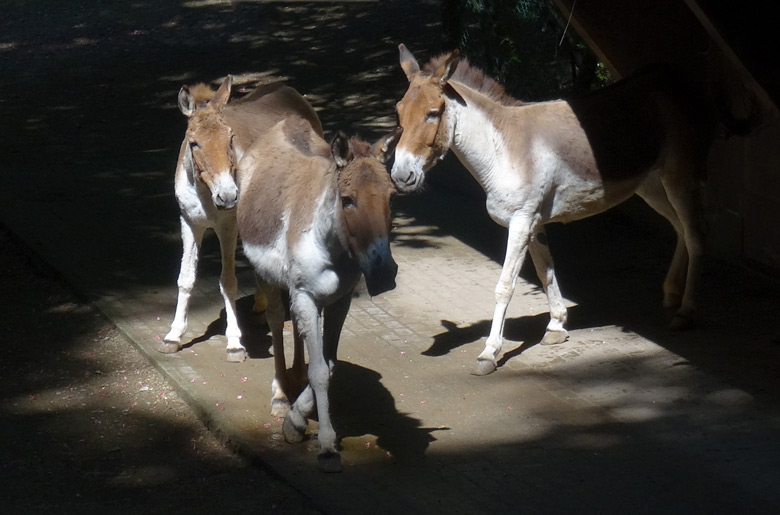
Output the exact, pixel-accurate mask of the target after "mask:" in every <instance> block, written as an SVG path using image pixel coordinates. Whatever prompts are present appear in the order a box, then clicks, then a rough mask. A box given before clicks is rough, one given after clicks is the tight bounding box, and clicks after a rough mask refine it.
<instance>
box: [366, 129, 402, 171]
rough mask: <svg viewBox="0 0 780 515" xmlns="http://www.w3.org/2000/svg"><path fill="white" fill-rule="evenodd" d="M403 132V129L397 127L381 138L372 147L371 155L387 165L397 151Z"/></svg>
mask: <svg viewBox="0 0 780 515" xmlns="http://www.w3.org/2000/svg"><path fill="white" fill-rule="evenodd" d="M403 132H404V129H403V127H397V128H396V129H395V130H393V132H391V133H390V134H387V135H386V136H384V137H382V138H380V139H379V140H378V141H377V142H376V143H374V144H373V145H371V153H372V154H373V155H374V157H376V158H377V159H378V160H379V162H380V163H382V164H387V162H388V161H390V158H391V157H392V156H393V152H394V151H395V146H396V145H397V144H398V140H400V139H401V134H403Z"/></svg>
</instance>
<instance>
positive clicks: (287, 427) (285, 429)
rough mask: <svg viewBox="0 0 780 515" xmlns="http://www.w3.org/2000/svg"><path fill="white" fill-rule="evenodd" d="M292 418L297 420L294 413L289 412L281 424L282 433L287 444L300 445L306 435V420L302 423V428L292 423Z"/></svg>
mask: <svg viewBox="0 0 780 515" xmlns="http://www.w3.org/2000/svg"><path fill="white" fill-rule="evenodd" d="M294 418H297V417H296V416H295V413H293V412H290V413H288V414H287V417H286V418H285V419H284V423H283V424H282V433H283V434H284V440H285V441H286V442H287V443H300V442H302V441H303V437H304V436H305V435H306V420H304V421H303V425H302V426H298V425H296V424H295V422H293V419H294Z"/></svg>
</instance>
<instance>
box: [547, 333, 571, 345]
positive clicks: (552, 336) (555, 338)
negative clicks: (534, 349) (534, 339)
mask: <svg viewBox="0 0 780 515" xmlns="http://www.w3.org/2000/svg"><path fill="white" fill-rule="evenodd" d="M568 339H569V332H568V331H547V332H546V333H544V338H542V341H541V344H542V345H557V344H559V343H563V342H565V341H566V340H568Z"/></svg>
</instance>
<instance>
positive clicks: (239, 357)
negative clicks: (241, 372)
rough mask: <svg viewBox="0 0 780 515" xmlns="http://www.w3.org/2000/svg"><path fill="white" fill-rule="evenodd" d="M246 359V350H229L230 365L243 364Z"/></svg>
mask: <svg viewBox="0 0 780 515" xmlns="http://www.w3.org/2000/svg"><path fill="white" fill-rule="evenodd" d="M245 359H246V349H228V350H227V360H228V361H229V362H230V363H241V362H242V361H244V360H245Z"/></svg>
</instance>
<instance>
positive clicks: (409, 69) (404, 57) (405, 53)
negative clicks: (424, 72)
mask: <svg viewBox="0 0 780 515" xmlns="http://www.w3.org/2000/svg"><path fill="white" fill-rule="evenodd" d="M398 53H399V57H400V61H401V69H402V70H403V71H404V73H405V74H406V78H407V79H409V82H411V81H412V75H414V74H415V73H417V72H419V71H420V65H419V64H418V63H417V59H415V58H414V56H413V55H412V53H411V52H410V51H409V49H408V48H406V45H404V44H403V43H401V44H400V45H398Z"/></svg>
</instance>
